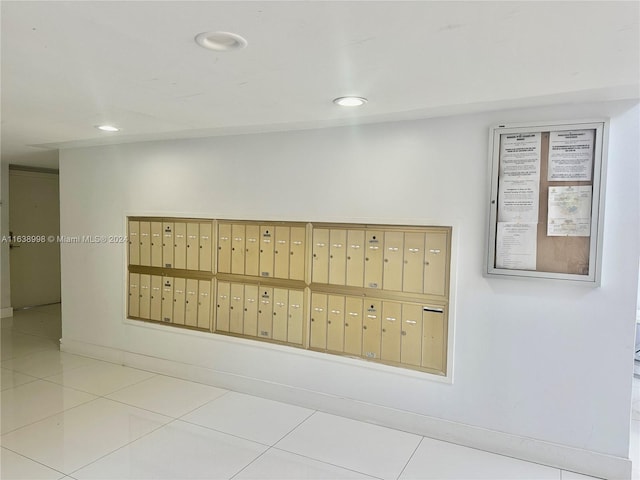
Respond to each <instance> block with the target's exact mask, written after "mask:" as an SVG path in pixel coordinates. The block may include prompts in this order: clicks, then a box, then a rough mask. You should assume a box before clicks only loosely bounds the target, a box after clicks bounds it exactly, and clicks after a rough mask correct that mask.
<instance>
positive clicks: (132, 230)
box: [129, 220, 140, 316]
mask: <svg viewBox="0 0 640 480" xmlns="http://www.w3.org/2000/svg"><path fill="white" fill-rule="evenodd" d="M129 265H140V222H136V221H134V220H130V221H129ZM136 316H137V315H136Z"/></svg>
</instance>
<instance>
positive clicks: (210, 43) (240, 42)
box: [195, 32, 247, 52]
mask: <svg viewBox="0 0 640 480" xmlns="http://www.w3.org/2000/svg"><path fill="white" fill-rule="evenodd" d="M195 41H196V43H197V44H198V45H200V46H201V47H202V48H207V49H209V50H214V51H216V52H225V51H229V50H240V49H242V48H244V47H246V46H247V41H246V40H245V39H244V38H243V37H241V36H240V35H238V34H237V33H231V32H202V33H199V34H198V35H196V37H195Z"/></svg>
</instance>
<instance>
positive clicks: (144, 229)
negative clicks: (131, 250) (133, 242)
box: [140, 222, 151, 267]
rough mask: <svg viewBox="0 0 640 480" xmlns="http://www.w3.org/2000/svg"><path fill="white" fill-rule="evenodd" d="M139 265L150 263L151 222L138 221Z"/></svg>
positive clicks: (148, 264)
mask: <svg viewBox="0 0 640 480" xmlns="http://www.w3.org/2000/svg"><path fill="white" fill-rule="evenodd" d="M140 265H144V266H147V267H148V266H150V265H151V222H140Z"/></svg>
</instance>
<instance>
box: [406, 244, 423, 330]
mask: <svg viewBox="0 0 640 480" xmlns="http://www.w3.org/2000/svg"><path fill="white" fill-rule="evenodd" d="M423 278H424V233H417V232H407V233H405V234H404V271H403V273H402V290H403V291H404V292H411V293H423V286H422V282H423ZM403 326H404V323H403Z"/></svg>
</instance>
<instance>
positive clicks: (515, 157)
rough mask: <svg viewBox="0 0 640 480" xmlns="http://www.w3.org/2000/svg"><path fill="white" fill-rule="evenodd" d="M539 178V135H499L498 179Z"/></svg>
mask: <svg viewBox="0 0 640 480" xmlns="http://www.w3.org/2000/svg"><path fill="white" fill-rule="evenodd" d="M509 178H517V179H519V180H524V179H527V178H528V179H539V178H540V133H509V134H506V133H505V134H502V135H500V179H501V180H506V179H509Z"/></svg>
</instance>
